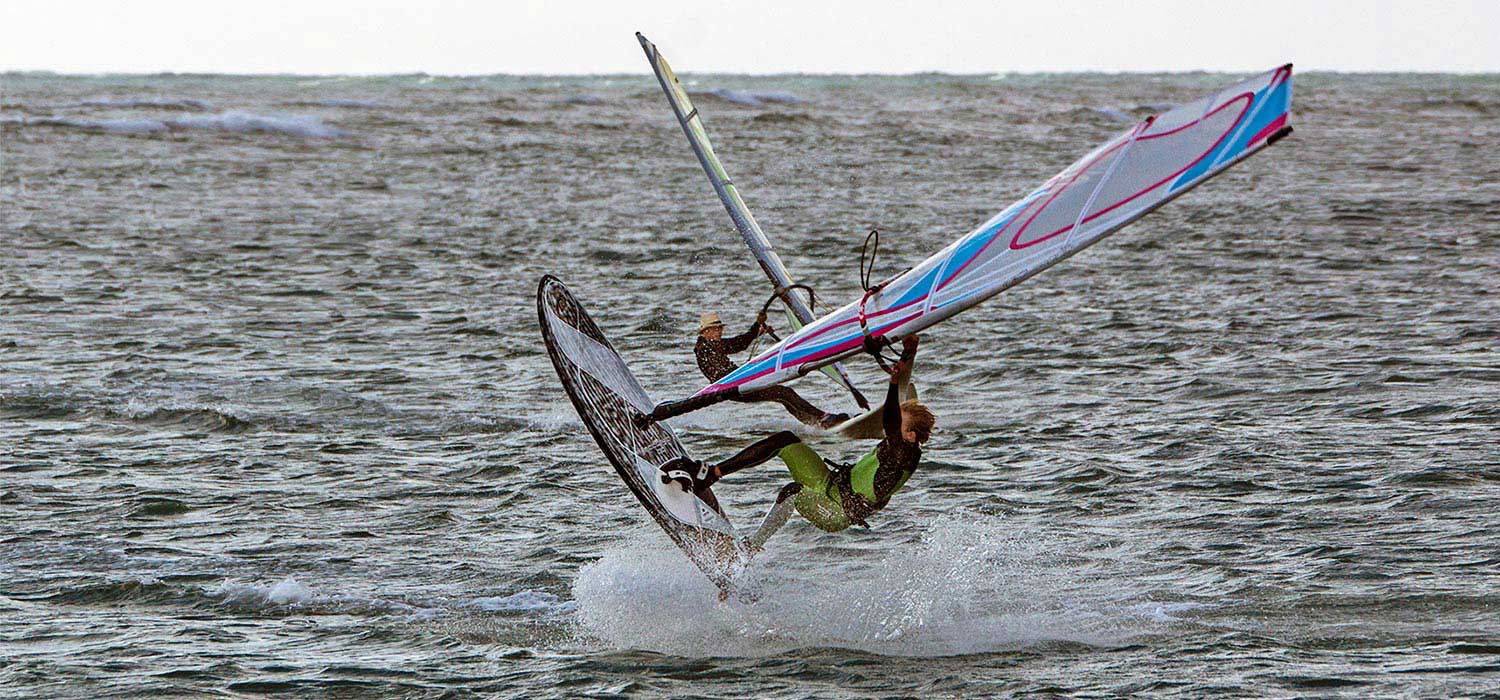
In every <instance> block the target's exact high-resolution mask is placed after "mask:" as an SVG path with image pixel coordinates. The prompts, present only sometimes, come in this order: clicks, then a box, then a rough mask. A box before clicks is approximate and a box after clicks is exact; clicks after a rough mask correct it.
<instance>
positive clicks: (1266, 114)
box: [1167, 80, 1292, 192]
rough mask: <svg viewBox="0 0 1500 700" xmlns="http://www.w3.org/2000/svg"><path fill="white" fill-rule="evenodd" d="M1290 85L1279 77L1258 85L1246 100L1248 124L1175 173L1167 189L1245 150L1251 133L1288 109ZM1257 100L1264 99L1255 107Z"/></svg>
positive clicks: (1173, 189) (1174, 189) (1190, 179)
mask: <svg viewBox="0 0 1500 700" xmlns="http://www.w3.org/2000/svg"><path fill="white" fill-rule="evenodd" d="M1291 87H1292V81H1290V80H1283V81H1281V82H1279V83H1277V84H1276V86H1275V87H1269V86H1268V87H1266V88H1261V90H1260V91H1259V92H1257V93H1255V97H1254V98H1253V99H1251V101H1250V106H1249V107H1247V109H1250V110H1254V111H1255V117H1254V119H1253V120H1252V121H1251V123H1249V124H1246V125H1244V127H1243V128H1241V129H1239V131H1238V132H1237V133H1236V135H1235V136H1234V137H1233V139H1228V138H1226V139H1224V140H1223V141H1222V142H1220V143H1219V145H1218V146H1217V147H1215V148H1214V150H1213V151H1212V152H1210V153H1209V154H1208V155H1207V156H1206V157H1204V158H1203V159H1202V160H1200V161H1198V162H1197V163H1196V164H1195V165H1193V167H1191V168H1188V169H1187V171H1185V172H1183V173H1182V175H1180V176H1178V178H1177V179H1176V180H1175V181H1173V182H1172V186H1171V187H1170V188H1168V190H1167V191H1168V192H1175V191H1177V190H1178V189H1181V188H1182V187H1183V186H1185V185H1187V184H1189V183H1192V182H1194V181H1196V180H1197V179H1198V178H1200V177H1202V176H1204V175H1205V174H1207V173H1208V172H1210V171H1211V170H1213V169H1214V168H1216V167H1222V166H1223V163H1221V162H1220V161H1221V160H1229V159H1230V158H1232V157H1233V156H1232V155H1227V154H1237V153H1239V152H1240V151H1243V150H1245V147H1246V146H1249V145H1250V139H1253V138H1255V135H1256V134H1259V133H1260V132H1261V130H1262V129H1264V128H1266V125H1267V124H1270V123H1271V122H1273V121H1276V120H1277V119H1278V118H1280V117H1281V115H1283V114H1286V113H1287V110H1288V109H1290V108H1291ZM1261 100H1266V101H1267V102H1268V103H1267V104H1265V105H1263V106H1261V107H1260V108H1259V109H1256V105H1259V104H1260V103H1261Z"/></svg>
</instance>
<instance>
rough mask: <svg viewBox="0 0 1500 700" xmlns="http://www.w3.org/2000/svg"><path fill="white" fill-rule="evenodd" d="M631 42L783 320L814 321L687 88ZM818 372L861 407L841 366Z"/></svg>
mask: <svg viewBox="0 0 1500 700" xmlns="http://www.w3.org/2000/svg"><path fill="white" fill-rule="evenodd" d="M635 38H636V39H638V40H640V42H641V48H642V49H643V50H645V52H646V58H647V60H649V61H651V69H652V70H653V71H654V72H655V73H656V80H657V82H659V83H661V88H662V90H663V91H664V92H666V94H667V102H669V103H671V105H672V112H673V113H674V114H676V115H677V122H678V123H679V124H681V125H682V131H683V133H684V134H686V135H687V139H688V143H689V144H691V145H692V147H693V153H694V154H696V155H697V156H698V162H699V163H700V164H701V165H702V166H703V172H704V173H706V174H707V175H708V180H709V182H710V183H712V184H713V188H714V192H715V193H716V194H718V195H719V199H720V200H721V201H723V203H724V208H725V209H726V210H728V211H729V218H730V219H732V220H733V221H734V227H735V228H736V229H738V230H739V232H740V237H741V238H743V239H744V241H745V245H746V246H747V247H748V248H750V253H751V254H752V255H754V256H755V259H756V261H757V262H759V263H760V268H761V270H763V271H764V272H765V273H766V277H768V278H770V280H771V284H773V285H775V286H776V289H777V290H781V291H780V293H779V295H778V296H779V297H780V298H781V300H782V301H783V302H785V303H784V304H783V308H784V309H785V311H786V316H787V322H788V323H789V324H790V325H791V327H792V328H793V329H794V330H799V329H801V328H802V327H803V326H805V325H806V324H808V323H811V322H812V321H813V319H814V317H813V313H812V310H811V309H809V308H808V307H807V304H806V302H804V301H803V300H802V297H800V296H798V295H797V294H796V293H795V292H793V291H791V288H792V286H793V285H795V284H796V282H795V281H794V280H793V279H792V275H791V273H790V272H788V271H787V269H786V265H784V264H783V263H782V262H781V256H779V255H777V254H776V249H775V248H773V247H771V241H770V239H769V238H766V234H765V232H764V231H762V230H761V228H760V224H759V223H758V222H756V220H755V216H754V215H752V214H751V213H750V207H749V206H747V205H746V204H745V200H744V198H742V197H740V191H739V188H737V187H735V186H734V182H733V181H731V180H730V179H729V173H727V172H725V171H724V164H723V163H720V162H719V157H718V156H717V155H715V154H714V147H713V144H712V143H710V142H709V140H708V132H707V131H705V130H704V128H703V118H702V116H700V115H699V114H698V108H696V107H694V106H693V101H692V99H691V98H689V97H688V94H687V90H684V89H683V88H682V83H680V82H678V80H677V74H676V73H673V72H672V67H671V66H669V65H667V60H666V59H665V58H663V57H662V55H661V52H660V51H658V50H657V49H656V45H655V44H653V43H651V42H650V41H648V40H647V39H646V37H645V36H644V35H642V34H641V33H640V32H636V34H635ZM824 365H825V367H824V371H825V372H826V373H827V374H828V375H829V376H830V377H831V378H832V379H833V380H834V381H836V382H838V383H839V384H842V385H843V386H844V387H845V388H847V389H848V390H849V391H850V393H852V394H853V395H854V397H855V400H856V401H857V402H859V405H860V406H861V407H866V406H867V402H866V401H865V400H864V397H863V396H862V395H860V393H859V390H857V389H855V388H854V384H853V382H851V381H850V380H849V375H848V373H847V372H845V371H844V368H843V367H840V366H838V365H837V364H833V365H829V364H828V363H824Z"/></svg>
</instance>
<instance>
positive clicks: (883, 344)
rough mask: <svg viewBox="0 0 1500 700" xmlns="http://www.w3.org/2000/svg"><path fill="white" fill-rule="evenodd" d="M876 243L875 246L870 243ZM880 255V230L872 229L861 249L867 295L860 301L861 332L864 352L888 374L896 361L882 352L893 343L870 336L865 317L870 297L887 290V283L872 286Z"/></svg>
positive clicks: (861, 280)
mask: <svg viewBox="0 0 1500 700" xmlns="http://www.w3.org/2000/svg"><path fill="white" fill-rule="evenodd" d="M872 241H873V242H874V244H875V245H874V246H871V245H870V243H871V242H872ZM878 255H880V229H878V228H874V229H870V233H869V235H867V236H865V244H864V245H863V246H861V247H860V249H859V286H861V287H864V290H865V294H864V296H862V297H860V299H859V332H860V333H861V334H863V335H864V342H863V346H864V351H865V352H867V353H869V354H870V355H871V356H873V357H874V358H875V362H876V363H877V364H879V365H880V368H881V369H883V370H885V371H886V372H890V371H891V367H890V365H891V364H894V363H895V362H896V360H892V359H890V358H888V357H885V356H884V355H883V354H882V352H881V351H882V350H884V349H885V348H888V347H891V341H890V339H889V338H886V337H885V336H874V335H870V326H869V323H868V321H869V318H868V317H867V316H866V315H865V304H866V303H869V301H870V297H873V296H875V295H876V294H879V293H880V290H882V289H885V285H886V283H885V282H881V283H880V284H875V285H872V284H870V276H871V275H872V274H874V272H875V258H876V256H878Z"/></svg>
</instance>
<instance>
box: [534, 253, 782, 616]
mask: <svg viewBox="0 0 1500 700" xmlns="http://www.w3.org/2000/svg"><path fill="white" fill-rule="evenodd" d="M536 308H537V317H538V321H539V322H540V324H541V328H542V340H543V341H544V342H545V343H546V346H547V354H548V355H549V356H550V357H551V358H552V366H553V367H554V368H555V369H556V370H557V377H558V379H560V380H561V381H562V385H563V389H564V390H565V391H566V392H567V394H568V398H569V399H571V400H572V402H573V408H574V409H576V410H577V411H578V417H579V418H580V419H581V420H582V421H583V424H584V426H585V427H587V428H588V430H589V433H590V434H591V435H593V436H594V441H595V442H597V443H598V444H599V449H600V450H602V451H603V452H604V456H605V457H606V458H608V459H609V462H610V464H611V465H613V466H614V468H615V472H616V473H618V474H619V475H620V479H621V480H622V481H624V482H625V485H626V487H628V488H629V489H630V492H631V493H633V494H635V497H636V499H637V500H639V501H640V503H641V506H642V507H644V508H645V509H646V512H648V513H650V514H651V517H652V518H653V519H654V520H656V523H657V524H658V525H660V526H661V528H662V530H665V531H666V533H667V535H668V536H669V537H671V538H672V541H673V542H674V543H676V544H677V546H678V547H680V548H681V549H682V551H683V553H684V554H686V555H687V557H688V559H689V560H691V561H692V562H693V564H695V565H696V566H697V567H698V568H699V569H700V570H701V571H703V573H704V575H706V576H707V577H708V579H709V580H710V581H712V582H713V584H714V585H715V586H718V587H719V590H720V591H722V592H724V593H725V594H726V595H727V594H728V593H729V592H730V591H731V590H732V582H733V579H734V577H735V575H736V574H738V573H739V572H741V571H743V570H744V568H745V567H746V565H748V564H749V562H750V558H751V556H752V555H753V553H752V552H751V551H750V550H749V548H747V547H746V546H745V545H744V544H743V543H742V542H741V541H740V539H739V538H738V537H737V536H736V535H735V531H734V526H733V525H731V524H730V522H729V517H728V516H726V515H725V514H724V510H723V509H722V508H721V507H720V506H719V502H718V500H717V499H716V498H714V495H713V491H712V490H704V491H703V493H701V494H699V495H696V496H695V495H693V494H690V493H687V492H685V491H683V490H682V489H681V488H680V487H679V486H677V485H676V484H663V483H661V477H660V474H661V472H660V467H661V465H663V464H666V463H667V462H669V461H671V460H673V459H677V458H679V457H687V456H688V454H687V451H686V450H685V449H683V447H682V443H681V442H679V441H678V439H677V434H676V433H674V432H673V431H672V428H671V427H670V426H668V425H667V424H666V423H665V422H662V421H652V422H641V423H637V421H636V418H637V417H640V416H642V415H644V414H646V413H650V412H651V408H652V406H654V403H653V402H652V400H651V397H650V396H649V395H648V394H647V393H646V390H645V389H643V388H641V384H640V382H639V381H637V380H636V378H635V375H634V374H633V373H631V371H630V368H629V367H628V366H626V364H625V361H624V360H623V359H622V358H621V357H620V354H619V353H618V352H616V351H615V348H614V346H613V345H611V344H610V342H609V339H608V338H605V337H604V333H603V332H601V331H600V330H599V326H598V325H596V324H595V323H594V320H593V319H592V318H590V317H589V315H588V312H586V311H584V309H583V306H581V305H580V304H579V303H578V300H577V299H575V298H574V297H573V295H572V294H571V293H570V292H569V291H568V288H567V287H565V286H563V284H562V282H560V281H558V280H557V278H555V277H552V276H551V275H547V276H544V277H542V280H541V282H540V283H539V285H538V287H537V298H536Z"/></svg>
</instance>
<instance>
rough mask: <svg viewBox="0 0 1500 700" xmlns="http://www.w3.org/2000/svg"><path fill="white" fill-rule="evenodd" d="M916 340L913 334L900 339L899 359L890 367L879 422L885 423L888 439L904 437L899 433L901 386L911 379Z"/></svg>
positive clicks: (898, 439) (903, 438) (915, 354)
mask: <svg viewBox="0 0 1500 700" xmlns="http://www.w3.org/2000/svg"><path fill="white" fill-rule="evenodd" d="M918 342H919V341H918V338H917V336H915V335H912V336H907V338H906V339H905V340H903V341H901V359H900V360H899V361H898V362H896V365H895V366H894V367H892V368H891V386H890V388H889V389H887V390H886V392H885V405H884V406H882V407H881V409H880V422H881V423H882V424H884V425H885V437H886V439H889V440H897V441H904V440H905V439H906V438H905V436H903V435H902V434H901V387H902V386H904V385H905V384H906V383H907V382H910V381H911V363H912V361H914V360H916V359H917V343H918Z"/></svg>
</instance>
